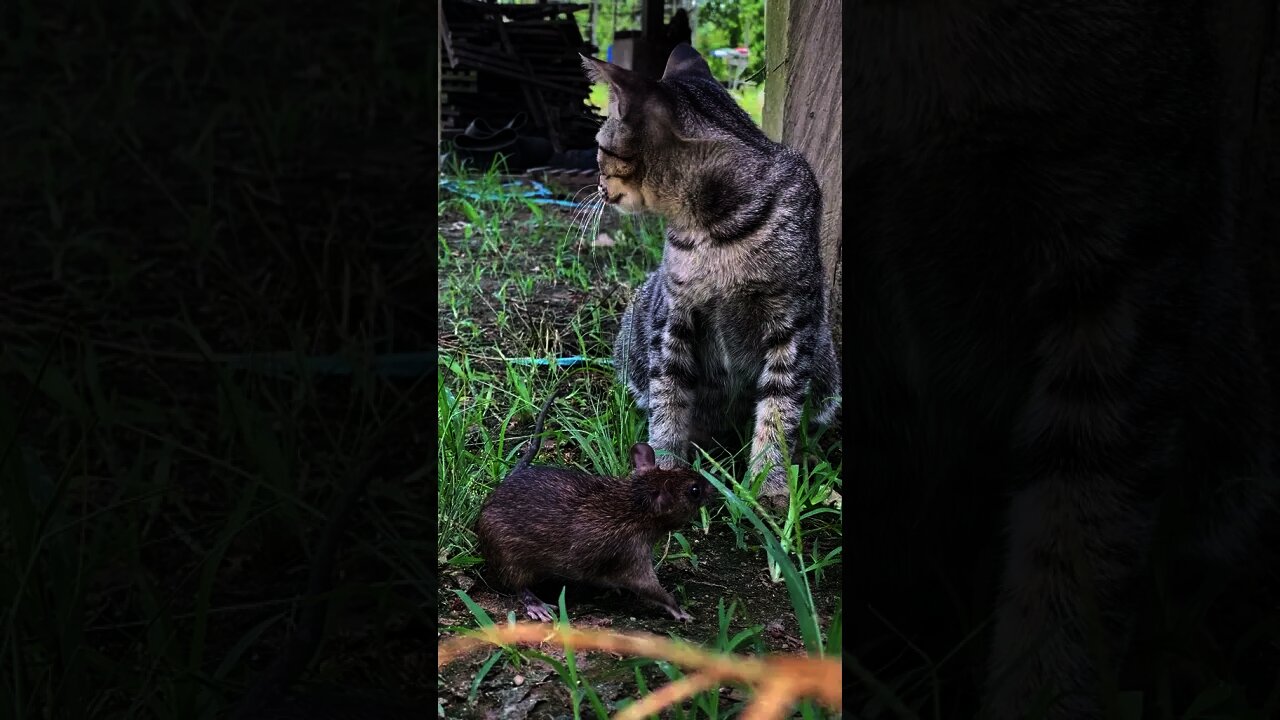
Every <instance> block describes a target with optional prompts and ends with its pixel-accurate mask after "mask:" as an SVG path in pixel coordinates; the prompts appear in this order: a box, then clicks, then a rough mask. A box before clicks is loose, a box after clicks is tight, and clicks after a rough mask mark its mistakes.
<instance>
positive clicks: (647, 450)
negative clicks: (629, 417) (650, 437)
mask: <svg viewBox="0 0 1280 720" xmlns="http://www.w3.org/2000/svg"><path fill="white" fill-rule="evenodd" d="M631 464H632V465H633V466H635V469H636V472H638V473H646V472H649V471H650V470H653V469H654V468H656V467H657V465H658V464H657V462H656V460H655V459H654V457H653V447H651V446H650V445H649V443H636V444H635V445H632V446H631Z"/></svg>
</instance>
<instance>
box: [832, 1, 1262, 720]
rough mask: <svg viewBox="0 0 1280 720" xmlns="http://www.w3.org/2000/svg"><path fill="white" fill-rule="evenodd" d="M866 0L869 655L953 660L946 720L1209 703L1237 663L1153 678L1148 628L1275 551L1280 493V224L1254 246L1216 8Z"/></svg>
mask: <svg viewBox="0 0 1280 720" xmlns="http://www.w3.org/2000/svg"><path fill="white" fill-rule="evenodd" d="M852 7H853V8H854V12H853V15H854V17H853V18H851V19H849V21H848V22H846V25H845V26H846V28H848V29H849V31H850V32H851V33H852V35H853V37H852V38H851V39H850V42H849V43H848V44H847V45H846V47H847V48H850V49H851V52H852V55H851V58H850V62H849V67H850V71H851V73H852V77H851V79H850V80H851V92H852V95H853V96H852V97H851V98H850V102H849V103H847V106H846V112H848V113H851V115H850V116H849V117H846V119H845V122H846V125H847V127H848V128H849V132H848V133H847V134H846V136H845V138H844V149H845V151H846V153H847V156H846V159H845V163H846V170H845V172H846V175H845V177H846V187H848V188H850V190H849V192H850V197H851V198H852V200H851V202H850V203H849V208H850V210H849V212H848V214H847V215H846V223H848V225H847V226H846V232H845V237H846V238H848V239H849V242H848V245H847V248H846V249H847V251H848V252H849V253H850V254H851V255H852V258H849V257H846V260H845V263H844V265H845V267H846V268H848V272H849V273H850V274H849V275H848V276H847V277H846V279H845V288H846V293H848V295H847V297H846V300H847V309H846V311H845V321H846V325H845V335H844V337H845V340H846V347H847V348H849V349H850V350H849V352H847V354H846V356H847V357H848V361H847V366H848V370H849V373H848V375H846V379H845V382H846V388H847V393H846V397H849V398H853V399H854V401H852V402H850V403H848V405H847V408H846V412H845V419H846V421H847V422H848V423H849V427H850V433H851V439H852V442H853V443H854V445H853V449H852V451H851V452H850V453H849V454H848V457H849V458H851V459H852V460H851V461H852V466H851V467H852V470H851V471H850V473H849V476H850V477H851V478H853V480H854V482H853V484H852V485H850V486H848V487H852V488H853V490H851V492H853V493H854V495H853V502H852V503H850V507H851V508H852V509H853V512H854V517H853V518H852V520H851V528H852V529H853V534H852V535H851V536H850V537H847V538H846V547H847V548H850V549H851V550H852V552H854V553H855V557H854V560H853V565H854V567H857V568H858V569H859V571H860V572H865V573H866V576H865V577H863V578H862V579H861V580H860V581H859V582H857V583H856V586H857V590H856V591H855V592H856V593H857V594H856V595H855V596H854V597H853V598H851V600H852V602H851V606H852V607H853V612H855V613H856V614H857V615H856V617H855V620H854V623H852V624H854V625H856V626H857V627H859V629H860V631H861V632H860V635H859V637H858V639H857V641H856V642H857V644H855V647H854V651H855V653H858V655H859V656H860V658H861V659H862V660H863V662H864V663H865V664H868V666H869V667H870V668H871V669H872V670H874V671H877V672H883V673H884V679H885V682H886V683H889V684H892V683H894V682H896V681H897V680H899V679H900V678H901V673H903V672H904V671H905V670H906V666H905V665H902V664H899V665H896V666H894V665H891V662H892V658H894V657H895V656H896V657H899V658H901V657H907V658H919V657H921V654H924V655H927V656H929V657H930V658H932V659H933V660H934V661H937V660H939V659H940V658H942V657H944V656H947V655H948V653H950V652H952V651H954V650H955V649H956V648H957V647H960V648H961V651H960V652H961V654H960V655H959V656H958V657H953V658H952V659H951V660H949V661H948V665H947V666H946V668H944V670H943V674H944V675H945V676H946V677H945V679H944V686H943V695H944V697H945V698H947V699H946V700H944V701H943V707H944V708H945V710H946V715H947V716H948V717H950V716H955V717H962V716H972V715H971V712H970V711H971V710H972V709H973V708H972V706H970V705H966V704H963V703H964V700H965V699H966V698H967V699H969V700H973V699H974V698H973V696H974V694H976V693H974V692H973V691H974V689H975V688H978V687H985V691H984V695H985V702H984V704H985V706H986V710H987V712H988V713H989V717H993V718H998V719H1005V718H1010V719H1011V718H1015V717H1021V716H1022V713H1024V712H1026V711H1027V710H1028V709H1030V708H1031V707H1032V706H1033V705H1034V704H1035V703H1036V702H1038V701H1039V700H1040V699H1042V698H1052V696H1053V695H1054V694H1058V693H1060V695H1058V697H1057V699H1056V701H1053V702H1052V703H1051V708H1050V709H1049V710H1048V714H1047V715H1045V716H1044V717H1049V718H1076V719H1090V718H1098V717H1102V716H1103V714H1104V712H1106V711H1107V710H1108V709H1112V710H1113V709H1114V706H1113V705H1111V703H1113V702H1114V701H1115V698H1116V696H1117V692H1116V691H1117V690H1119V689H1135V688H1136V689H1142V690H1146V691H1148V694H1147V696H1146V697H1147V698H1148V704H1149V706H1150V707H1156V706H1157V704H1164V703H1168V704H1170V705H1176V704H1177V702H1179V701H1180V700H1182V701H1185V700H1186V698H1178V697H1177V696H1178V694H1179V693H1180V692H1185V691H1186V690H1188V689H1190V690H1192V692H1193V693H1194V692H1198V690H1199V689H1203V688H1205V687H1208V686H1210V684H1211V683H1212V682H1213V671H1212V670H1210V669H1209V668H1208V666H1205V667H1200V668H1196V672H1198V673H1199V675H1198V676H1197V677H1196V681H1197V682H1202V683H1204V684H1202V685H1200V686H1199V687H1198V688H1195V687H1194V686H1193V685H1192V684H1191V683H1190V682H1184V681H1183V680H1184V679H1185V677H1186V676H1179V675H1176V674H1175V675H1165V676H1164V680H1163V682H1164V683H1165V692H1156V691H1155V690H1154V688H1157V687H1158V684H1159V683H1158V682H1157V680H1158V678H1159V677H1160V672H1154V671H1153V666H1148V667H1141V666H1139V667H1138V668H1137V669H1133V667H1134V665H1133V662H1134V661H1133V657H1134V650H1133V645H1132V644H1131V643H1130V642H1129V640H1130V638H1132V637H1135V636H1136V635H1141V634H1143V633H1147V634H1148V635H1149V634H1151V633H1152V632H1154V631H1150V630H1149V629H1144V628H1142V627H1141V626H1140V625H1137V624H1136V623H1135V620H1136V619H1137V618H1139V617H1141V618H1143V619H1144V622H1147V621H1151V622H1155V620H1152V618H1157V617H1160V616H1163V615H1164V614H1166V613H1169V612H1171V611H1173V609H1174V608H1175V607H1178V606H1180V604H1181V605H1182V606H1184V607H1192V606H1191V604H1190V603H1184V601H1185V600H1188V599H1189V598H1190V593H1189V592H1188V589H1189V588H1195V589H1197V590H1201V589H1204V588H1203V587H1202V586H1201V583H1202V582H1203V578H1204V577H1205V576H1206V574H1208V573H1212V574H1214V575H1215V576H1217V577H1219V578H1230V577H1231V576H1232V575H1233V574H1234V575H1236V576H1237V577H1244V576H1245V575H1243V573H1245V572H1246V571H1247V570H1249V569H1250V563H1251V562H1252V561H1253V560H1254V559H1257V558H1267V557H1269V556H1268V555H1266V554H1265V553H1264V551H1265V550H1266V548H1265V547H1264V546H1263V545H1262V544H1261V543H1260V537H1262V534H1261V533H1263V532H1265V531H1267V530H1268V529H1269V528H1270V527H1272V526H1271V524H1272V523H1274V515H1273V514H1272V512H1273V509H1274V504H1275V482H1274V472H1275V454H1274V451H1275V445H1276V434H1275V427H1276V415H1275V394H1274V392H1273V390H1274V387H1275V384H1276V381H1275V379H1274V376H1273V375H1270V374H1269V372H1268V368H1267V355H1266V353H1265V352H1264V351H1263V348H1264V345H1263V343H1264V342H1265V343H1269V344H1271V345H1272V346H1274V344H1275V342H1276V338H1274V337H1268V335H1267V332H1268V330H1269V329H1271V328H1274V326H1275V319H1274V318H1275V314H1274V308H1272V307H1266V306H1262V305H1259V304H1258V303H1257V302H1252V301H1251V298H1254V297H1256V296H1259V295H1260V294H1258V293H1255V291H1256V290H1257V289H1258V288H1259V287H1261V286H1259V285H1258V283H1263V285H1265V284H1267V283H1271V284H1274V283H1275V282H1277V279H1276V278H1275V276H1274V275H1273V276H1271V277H1269V278H1268V277H1266V276H1264V275H1263V274H1262V273H1261V269H1262V268H1264V267H1265V265H1263V263H1262V260H1263V259H1265V258H1266V257H1267V254H1268V253H1270V257H1272V258H1274V256H1275V253H1274V245H1275V243H1276V240H1275V238H1270V239H1269V242H1270V246H1269V247H1265V248H1264V247H1262V246H1261V245H1258V244H1256V243H1254V242H1253V239H1251V238H1250V237H1247V236H1246V235H1245V234H1243V233H1240V232H1238V231H1237V223H1236V219H1235V218H1236V210H1235V207H1234V197H1235V192H1236V188H1235V185H1236V183H1237V179H1238V177H1239V167H1238V161H1239V157H1233V156H1232V155H1231V153H1229V152H1228V151H1227V146H1228V144H1227V143H1226V142H1225V141H1224V130H1223V118H1224V112H1223V109H1224V108H1225V107H1226V106H1227V103H1226V101H1225V98H1224V97H1223V95H1222V94H1220V93H1219V90H1220V88H1221V87H1222V86H1223V84H1222V83H1221V81H1220V79H1219V76H1218V68H1219V67H1220V66H1219V56H1218V53H1217V48H1216V47H1215V40H1214V38H1213V36H1212V34H1211V33H1210V32H1209V31H1208V30H1207V29H1206V28H1207V21H1208V20H1209V19H1210V18H1209V16H1208V15H1207V12H1206V9H1207V7H1208V6H1207V5H1205V4H1202V3H1194V2H1177V1H1174V2H1169V1H1168V0H1092V1H1087V2H1056V1H1048V2H1046V1H1042V0H954V1H953V0H910V1H902V2H864V3H854V4H853V6H852ZM1273 201H1274V200H1273ZM1272 267H1274V266H1272ZM1251 276H1252V277H1251ZM1268 572H1270V570H1269V569H1267V568H1265V567H1264V568H1263V569H1262V575H1264V576H1265V575H1266V574H1267V573H1268ZM1220 587H1226V585H1225V584H1223V585H1220ZM1228 594H1230V593H1228ZM1143 603H1149V605H1145V606H1144V605H1143ZM1144 607H1146V608H1147V610H1139V608H1144ZM1182 611H1183V610H1181V609H1179V610H1177V612H1182ZM1187 612H1194V610H1188V611H1187ZM1201 612H1202V610H1201ZM989 619H990V620H991V621H992V623H991V625H990V626H989V627H988V628H984V627H983V623H984V622H985V621H987V620H989ZM1197 632H1198V631H1197ZM970 633H972V637H967V636H969V635H970ZM1156 634H1158V633H1156ZM903 636H905V639H904V637H903ZM908 648H909V649H908ZM1219 650H1220V651H1221V652H1222V653H1224V654H1226V653H1229V652H1230V646H1229V645H1228V646H1227V647H1225V648H1220V649H1219ZM1184 651H1185V649H1184ZM1215 652H1217V651H1215ZM1189 655H1190V656H1193V657H1208V656H1207V654H1204V653H1200V654H1197V653H1196V652H1195V651H1192V652H1191V653H1189ZM880 658H884V659H885V663H884V664H883V665H881V664H879V663H878V659H880ZM1126 661H1127V662H1126ZM920 662H921V663H923V662H924V661H923V660H921V661H920ZM1126 664H1127V665H1128V667H1129V669H1131V670H1132V672H1131V673H1124V672H1122V671H1121V669H1122V668H1125V667H1126ZM965 668H977V669H978V671H977V672H972V673H968V674H967V673H965V672H964V669H965ZM1181 669H1185V666H1184V668H1180V670H1181ZM1162 672H1163V671H1162ZM895 673H896V674H895ZM966 674H967V675H968V676H967V677H966ZM1193 674H1194V673H1193ZM1153 678H1156V679H1157V680H1153ZM957 686H958V687H959V688H960V689H959V690H957V689H956V688H957ZM1170 686H1172V688H1173V690H1172V691H1171V692H1170V691H1169V687H1170ZM1182 707H1185V706H1182ZM961 708H964V709H961ZM1165 709H1166V710H1167V711H1168V712H1170V714H1171V715H1174V714H1180V712H1181V711H1180V710H1179V709H1178V708H1177V707H1166V708H1165ZM966 713H969V714H968V715H966Z"/></svg>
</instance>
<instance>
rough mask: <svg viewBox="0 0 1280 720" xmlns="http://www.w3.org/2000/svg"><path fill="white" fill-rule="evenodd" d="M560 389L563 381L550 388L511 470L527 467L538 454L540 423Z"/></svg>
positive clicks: (540, 442) (540, 438) (540, 432)
mask: <svg viewBox="0 0 1280 720" xmlns="http://www.w3.org/2000/svg"><path fill="white" fill-rule="evenodd" d="M562 389H564V384H563V383H561V384H558V385H556V386H555V388H554V389H552V391H551V395H550V397H548V398H547V402H546V403H544V404H543V406H542V410H541V412H539V413H538V419H537V420H536V421H535V422H534V423H533V437H532V438H530V440H529V446H528V447H526V448H525V449H524V452H523V453H522V454H521V455H520V459H519V460H517V461H516V466H515V467H514V468H512V469H511V472H517V471H519V470H523V469H525V468H527V467H529V464H530V463H531V462H533V456H534V455H537V454H538V448H540V447H542V425H543V423H544V422H546V420H547V411H548V410H550V409H551V403H552V402H553V401H554V400H555V399H556V396H558V395H559V394H560V391H561V390H562Z"/></svg>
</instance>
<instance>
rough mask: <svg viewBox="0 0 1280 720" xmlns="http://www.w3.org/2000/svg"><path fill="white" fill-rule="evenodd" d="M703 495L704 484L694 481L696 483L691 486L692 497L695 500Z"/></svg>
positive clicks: (690, 495)
mask: <svg viewBox="0 0 1280 720" xmlns="http://www.w3.org/2000/svg"><path fill="white" fill-rule="evenodd" d="M701 496H702V486H701V485H699V484H698V483H694V484H692V485H690V486H689V497H691V498H693V499H695V500H696V499H698V498H699V497H701Z"/></svg>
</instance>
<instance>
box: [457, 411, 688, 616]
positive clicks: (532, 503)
mask: <svg viewBox="0 0 1280 720" xmlns="http://www.w3.org/2000/svg"><path fill="white" fill-rule="evenodd" d="M549 404H550V401H548V406H549ZM545 415H546V407H544V408H543V412H542V416H541V417H540V418H539V420H538V427H537V428H535V438H534V440H533V441H532V442H531V443H530V446H529V448H528V449H526V451H525V453H524V455H523V456H522V457H521V459H520V461H519V462H518V463H517V464H516V468H515V469H514V470H513V471H512V472H511V474H510V475H508V476H507V477H506V479H505V480H503V481H502V483H501V484H500V485H498V487H497V488H495V489H494V491H493V494H491V495H490V496H489V498H488V499H487V500H486V501H485V503H484V506H483V507H482V508H481V509H480V517H479V519H478V520H477V521H476V537H477V539H478V540H479V543H480V554H481V555H482V556H483V557H484V560H485V566H486V567H487V569H488V573H486V574H487V576H488V577H489V578H491V579H492V580H495V581H496V584H498V585H499V586H502V587H504V588H506V589H510V590H515V591H516V592H517V593H518V594H519V596H520V600H521V602H522V603H524V605H525V607H526V610H527V611H528V613H529V616H530V617H533V618H535V619H539V620H550V619H551V615H550V613H548V612H547V610H546V608H545V603H543V602H542V601H541V600H539V599H538V598H537V597H535V596H534V595H533V593H532V592H530V590H529V586H530V585H531V584H533V583H535V582H537V581H539V580H545V579H550V578H560V579H564V580H571V581H578V582H587V583H592V584H595V585H600V586H603V587H610V588H624V589H628V590H631V591H633V592H635V593H636V594H637V595H639V596H640V597H641V598H643V599H644V600H647V601H649V602H651V603H653V604H654V605H657V606H658V607H661V608H663V609H665V610H667V611H668V612H669V613H671V615H672V616H673V617H675V618H676V619H677V620H688V619H690V618H689V615H688V613H686V612H685V611H684V610H682V609H680V606H679V604H677V603H676V600H675V598H674V597H672V595H671V593H669V592H667V591H666V590H665V589H663V587H662V585H661V584H659V583H658V576H657V574H656V573H655V572H654V569H653V555H652V552H653V544H654V543H655V542H657V540H658V539H659V538H660V537H662V535H663V534H665V533H667V532H670V531H673V530H679V529H680V528H682V527H684V526H685V525H687V524H688V523H689V521H690V520H692V519H693V516H694V514H695V513H696V512H697V510H698V507H699V506H700V505H701V504H702V502H703V501H704V499H705V498H706V496H707V492H708V487H709V485H708V483H707V481H706V479H705V478H703V477H702V476H701V475H699V474H697V473H694V472H693V471H691V470H688V469H685V468H679V469H674V470H663V469H660V468H658V467H657V466H656V465H655V462H654V453H653V448H651V447H650V446H649V445H647V444H645V443H636V444H635V445H634V446H632V448H631V457H632V463H633V466H634V468H635V469H634V471H633V472H632V473H631V475H630V476H628V477H625V478H611V477H601V476H598V475H589V474H587V473H584V472H581V471H578V470H571V469H567V468H557V467H543V466H536V465H534V466H530V465H529V461H530V460H531V459H532V458H533V456H534V454H535V453H536V452H537V448H538V444H539V443H540V442H541V440H540V432H541V423H542V419H543V418H544V417H545Z"/></svg>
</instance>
